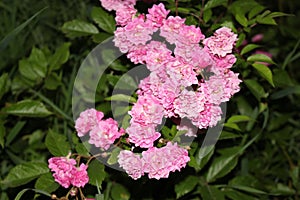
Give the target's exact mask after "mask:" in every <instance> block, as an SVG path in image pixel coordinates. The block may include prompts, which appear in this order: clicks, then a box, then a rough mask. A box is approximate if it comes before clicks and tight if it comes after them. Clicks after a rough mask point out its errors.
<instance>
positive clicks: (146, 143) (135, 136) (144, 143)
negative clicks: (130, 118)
mask: <svg viewBox="0 0 300 200" xmlns="http://www.w3.org/2000/svg"><path fill="white" fill-rule="evenodd" d="M126 132H127V133H128V135H129V141H130V142H132V143H134V144H135V146H140V147H142V148H150V147H153V143H154V141H155V140H157V139H158V138H159V137H160V133H159V132H156V131H155V126H154V125H149V126H142V125H140V124H136V123H131V125H130V126H129V127H128V128H127V129H126Z"/></svg>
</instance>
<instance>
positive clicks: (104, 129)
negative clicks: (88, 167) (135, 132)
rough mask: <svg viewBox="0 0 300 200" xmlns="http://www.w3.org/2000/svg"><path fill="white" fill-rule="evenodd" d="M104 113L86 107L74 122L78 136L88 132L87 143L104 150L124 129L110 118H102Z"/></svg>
mask: <svg viewBox="0 0 300 200" xmlns="http://www.w3.org/2000/svg"><path fill="white" fill-rule="evenodd" d="M103 117H104V114H103V113H102V112H100V111H97V110H95V109H88V110H85V111H84V112H82V113H80V116H79V118H77V120H76V122H75V128H76V131H77V134H78V136H79V137H82V136H84V135H86V134H87V133H89V136H90V138H89V143H90V144H94V145H95V146H96V147H100V148H102V149H104V150H107V149H109V147H110V146H111V144H113V143H114V141H115V140H116V139H117V138H119V137H120V136H121V135H123V134H124V132H125V131H124V129H122V128H121V129H120V130H119V128H118V123H117V122H116V121H115V120H113V119H112V118H108V119H106V120H103V119H102V118H103Z"/></svg>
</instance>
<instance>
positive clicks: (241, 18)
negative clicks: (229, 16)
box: [234, 13, 248, 27]
mask: <svg viewBox="0 0 300 200" xmlns="http://www.w3.org/2000/svg"><path fill="white" fill-rule="evenodd" d="M234 17H235V19H236V21H238V23H240V24H241V25H242V26H244V27H247V26H248V20H247V18H246V17H245V16H244V15H243V14H241V13H237V14H236V15H235V16H234Z"/></svg>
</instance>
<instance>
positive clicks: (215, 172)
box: [206, 154, 238, 183]
mask: <svg viewBox="0 0 300 200" xmlns="http://www.w3.org/2000/svg"><path fill="white" fill-rule="evenodd" d="M237 163H238V158H237V154H233V155H222V156H220V157H218V158H216V159H215V160H214V161H213V163H212V164H211V166H210V168H209V170H208V174H207V176H206V180H207V182H209V183H210V182H213V181H215V180H216V179H217V178H221V177H223V176H225V175H226V174H228V173H229V172H231V170H233V169H234V168H235V166H236V165H237Z"/></svg>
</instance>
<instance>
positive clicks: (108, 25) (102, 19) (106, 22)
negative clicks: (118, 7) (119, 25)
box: [91, 7, 116, 34]
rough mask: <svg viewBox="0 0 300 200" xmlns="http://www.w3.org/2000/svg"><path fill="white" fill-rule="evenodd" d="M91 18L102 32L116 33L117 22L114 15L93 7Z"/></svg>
mask: <svg viewBox="0 0 300 200" xmlns="http://www.w3.org/2000/svg"><path fill="white" fill-rule="evenodd" d="M91 16H92V19H93V20H94V22H96V23H97V24H98V26H99V27H100V28H101V29H102V30H104V31H106V32H108V33H111V34H113V33H114V31H115V27H116V22H115V19H114V17H113V16H112V15H110V14H108V13H107V12H106V11H104V10H103V9H102V8H100V7H93V9H92V14H91Z"/></svg>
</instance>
